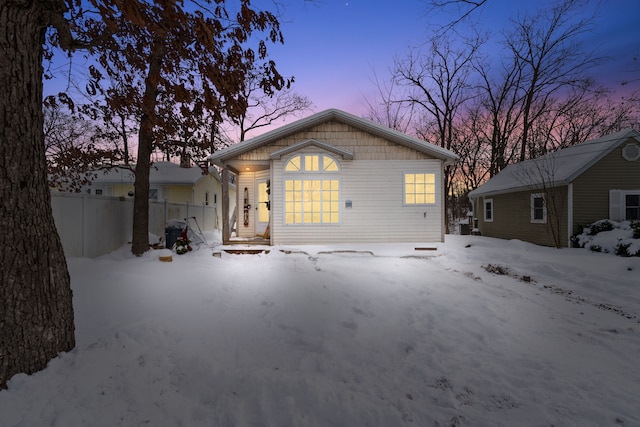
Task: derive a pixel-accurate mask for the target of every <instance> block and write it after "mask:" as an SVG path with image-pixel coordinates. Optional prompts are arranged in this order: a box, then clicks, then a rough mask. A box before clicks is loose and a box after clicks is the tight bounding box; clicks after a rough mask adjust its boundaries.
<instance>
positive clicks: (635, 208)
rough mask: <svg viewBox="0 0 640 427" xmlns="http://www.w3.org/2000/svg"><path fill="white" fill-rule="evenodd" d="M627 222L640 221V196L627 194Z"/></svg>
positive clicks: (625, 199) (625, 201)
mask: <svg viewBox="0 0 640 427" xmlns="http://www.w3.org/2000/svg"><path fill="white" fill-rule="evenodd" d="M624 204H625V210H624V212H625V220H627V221H633V220H638V219H640V194H626V195H625V197H624Z"/></svg>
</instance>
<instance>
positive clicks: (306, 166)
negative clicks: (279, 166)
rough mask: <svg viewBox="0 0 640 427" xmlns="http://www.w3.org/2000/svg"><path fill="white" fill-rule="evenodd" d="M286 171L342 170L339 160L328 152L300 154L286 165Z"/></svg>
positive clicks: (321, 171)
mask: <svg viewBox="0 0 640 427" xmlns="http://www.w3.org/2000/svg"><path fill="white" fill-rule="evenodd" d="M284 171H285V172H294V173H295V172H307V173H318V172H320V173H323V172H340V167H339V166H338V162H337V161H336V160H335V159H334V158H333V157H331V156H329V155H327V154H298V155H296V156H293V157H292V158H290V159H289V161H288V162H287V163H286V164H285V165H284Z"/></svg>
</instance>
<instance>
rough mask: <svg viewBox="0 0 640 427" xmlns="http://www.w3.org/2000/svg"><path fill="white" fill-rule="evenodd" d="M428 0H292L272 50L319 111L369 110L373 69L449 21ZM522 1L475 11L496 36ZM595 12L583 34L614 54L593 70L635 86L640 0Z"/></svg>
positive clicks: (613, 2) (383, 70) (380, 71)
mask: <svg viewBox="0 0 640 427" xmlns="http://www.w3.org/2000/svg"><path fill="white" fill-rule="evenodd" d="M427 3H428V2H427V1H426V0H401V1H390V0H348V1H347V0H315V1H313V2H308V1H303V0H286V1H285V2H284V4H285V9H284V10H283V14H284V18H283V19H282V21H281V22H282V30H283V33H284V37H285V43H284V45H283V46H279V47H277V48H274V47H271V50H270V52H271V55H270V56H271V57H272V58H273V59H275V61H276V64H277V65H278V68H279V69H280V70H281V72H282V73H284V74H285V75H293V76H295V78H296V83H295V89H296V91H298V92H299V93H301V94H303V95H306V96H307V97H309V98H310V99H311V101H312V102H313V103H314V104H315V111H321V110H324V109H326V108H339V109H343V110H345V111H348V112H350V113H353V114H357V115H360V114H364V112H365V111H366V107H365V99H369V100H373V99H374V97H375V95H376V86H375V83H373V80H374V75H377V76H378V78H379V79H384V78H385V77H386V76H387V75H388V71H389V69H390V67H392V65H393V61H394V58H395V57H400V58H402V57H404V56H406V53H407V52H408V49H409V47H410V46H415V45H418V44H420V43H421V42H424V41H425V40H427V38H428V36H429V34H430V31H431V30H433V28H435V27H437V26H439V25H441V24H442V23H446V22H449V21H448V17H447V15H443V14H442V13H441V12H437V11H433V10H429V6H428V4H427ZM521 3H522V2H515V1H513V0H488V1H487V3H486V4H485V5H484V6H482V8H481V10H477V11H476V13H477V18H479V21H480V23H481V25H482V26H483V28H484V29H485V30H491V32H492V35H493V37H494V38H495V39H497V38H499V36H500V33H501V31H505V30H508V29H509V24H510V22H509V18H510V17H513V18H516V17H517V16H518V14H522V13H525V12H527V10H526V9H525V8H524V7H523V6H522V4H521ZM528 3H530V4H533V5H535V6H538V5H543V4H549V3H550V2H548V1H536V2H528ZM531 8H532V6H529V9H530V11H531ZM593 10H595V8H594V9H592V10H591V12H593ZM596 14H597V20H596V22H595V26H594V29H593V32H592V33H590V34H588V35H587V37H588V38H586V39H585V41H586V42H587V47H588V48H590V49H594V50H596V52H597V53H598V54H599V55H601V56H608V57H609V59H608V60H607V61H606V63H605V64H603V65H602V66H601V67H599V68H598V69H597V70H594V74H597V75H598V76H599V77H602V78H606V79H607V80H608V84H609V85H611V86H615V87H616V88H620V83H621V82H622V81H627V80H632V79H634V78H635V79H636V83H635V85H634V86H635V87H638V86H640V81H639V79H640V61H638V59H637V58H638V57H639V56H640V1H638V0H603V1H602V4H601V5H600V8H599V10H598V11H597V12H596ZM461 30H462V31H464V30H465V28H464V27H462V28H461ZM498 52H499V51H498V50H496V54H498ZM634 58H636V59H635V60H634Z"/></svg>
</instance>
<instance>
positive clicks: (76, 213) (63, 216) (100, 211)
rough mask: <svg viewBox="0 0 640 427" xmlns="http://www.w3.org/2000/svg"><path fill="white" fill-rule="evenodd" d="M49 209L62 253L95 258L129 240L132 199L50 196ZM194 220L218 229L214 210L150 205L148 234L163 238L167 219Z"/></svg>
mask: <svg viewBox="0 0 640 427" xmlns="http://www.w3.org/2000/svg"><path fill="white" fill-rule="evenodd" d="M51 207H52V209H53V216H54V219H55V222H56V227H57V229H58V234H59V235H60V239H61V240H62V246H63V247H64V250H65V254H66V255H67V256H70V257H90V258H93V257H97V256H100V255H104V254H106V253H109V252H111V251H113V250H114V249H117V248H119V247H121V246H122V245H124V244H125V243H127V242H129V241H131V230H132V228H133V199H129V198H126V199H125V198H119V197H106V196H91V195H86V194H72V193H55V192H52V193H51ZM190 217H195V219H196V220H197V221H198V225H199V226H200V227H201V228H202V230H203V231H212V230H216V229H217V225H218V219H217V209H216V208H215V207H213V206H197V205H189V204H181V203H167V202H154V201H150V202H149V232H151V233H153V234H155V235H156V236H159V237H163V238H164V232H165V227H166V223H167V221H168V220H170V219H180V220H184V219H185V218H190Z"/></svg>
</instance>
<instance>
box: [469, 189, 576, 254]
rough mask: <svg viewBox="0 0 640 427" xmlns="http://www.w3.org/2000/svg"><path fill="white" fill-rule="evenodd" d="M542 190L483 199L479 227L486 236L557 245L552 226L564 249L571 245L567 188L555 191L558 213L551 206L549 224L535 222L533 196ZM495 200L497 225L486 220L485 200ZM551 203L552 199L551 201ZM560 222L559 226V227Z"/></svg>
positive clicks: (478, 211)
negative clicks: (532, 209) (568, 236)
mask: <svg viewBox="0 0 640 427" xmlns="http://www.w3.org/2000/svg"><path fill="white" fill-rule="evenodd" d="M541 192H542V191H541V190H539V189H532V190H527V191H519V192H514V193H505V194H495V195H491V196H484V197H479V198H478V199H477V202H476V218H477V219H478V227H479V229H480V232H481V233H482V235H484V236H488V237H497V238H500V239H518V240H524V241H527V242H531V243H535V244H537V245H544V246H555V242H554V238H553V233H552V229H551V227H552V224H553V227H554V230H559V231H558V233H559V234H557V235H558V236H559V241H560V243H561V245H562V246H566V245H567V233H568V232H567V187H566V186H563V187H558V188H555V189H553V198H555V201H556V203H557V206H558V208H557V209H556V210H557V211H558V212H557V214H554V213H553V212H552V210H553V209H552V208H551V207H549V206H548V207H547V222H546V223H545V224H537V223H532V222H531V194H537V193H541ZM485 199H493V222H485V221H484V210H483V206H484V200H485ZM548 200H551V199H550V198H548ZM558 223H559V224H558Z"/></svg>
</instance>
